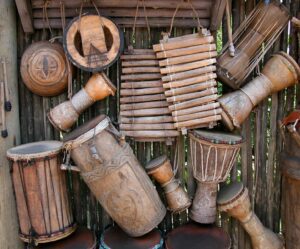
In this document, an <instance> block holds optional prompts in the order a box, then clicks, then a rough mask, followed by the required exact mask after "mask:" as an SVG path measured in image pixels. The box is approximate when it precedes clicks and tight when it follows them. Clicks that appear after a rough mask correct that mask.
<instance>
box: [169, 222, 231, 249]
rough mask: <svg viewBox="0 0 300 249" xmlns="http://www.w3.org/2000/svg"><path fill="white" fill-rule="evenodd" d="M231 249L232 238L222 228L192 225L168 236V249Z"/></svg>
mask: <svg viewBox="0 0 300 249" xmlns="http://www.w3.org/2000/svg"><path fill="white" fill-rule="evenodd" d="M183 248H189V249H199V248H209V249H230V248H231V240H230V236H229V235H228V234H227V233H226V232H225V231H224V230H223V229H221V228H219V227H215V226H201V225H200V224H195V223H190V224H186V225H183V226H181V227H177V228H175V229H173V230H172V231H171V232H169V233H168V234H167V238H166V249H183Z"/></svg>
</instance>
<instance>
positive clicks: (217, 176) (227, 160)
mask: <svg viewBox="0 0 300 249" xmlns="http://www.w3.org/2000/svg"><path fill="white" fill-rule="evenodd" d="M189 138H190V153H191V162H192V165H191V167H193V176H194V178H195V179H196V180H197V190H196V193H195V197H194V200H193V204H192V207H191V210H190V213H189V216H190V218H191V219H192V220H194V221H197V222H199V223H208V224H209V223H214V222H215V220H216V212H217V208H216V198H217V189H218V184H219V182H224V181H226V179H227V177H228V175H229V173H230V171H231V169H232V166H233V164H234V162H235V160H236V157H237V155H238V153H239V150H240V148H241V146H242V142H243V139H242V137H240V136H236V135H232V134H228V133H218V132H209V131H202V130H194V131H192V132H190V133H189Z"/></svg>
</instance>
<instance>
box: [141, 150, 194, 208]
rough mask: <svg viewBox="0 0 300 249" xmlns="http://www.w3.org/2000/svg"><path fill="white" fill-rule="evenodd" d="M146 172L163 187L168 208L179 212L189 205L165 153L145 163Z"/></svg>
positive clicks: (187, 198) (189, 202)
mask: <svg viewBox="0 0 300 249" xmlns="http://www.w3.org/2000/svg"><path fill="white" fill-rule="evenodd" d="M145 168H146V172H147V173H148V175H150V176H152V177H153V178H154V179H155V181H157V182H158V183H159V184H160V185H161V186H162V188H163V189H164V192H165V196H166V200H167V203H168V209H169V210H170V211H171V212H173V213H179V212H181V211H183V210H185V209H187V208H189V206H190V205H191V201H190V199H189V197H188V195H187V193H186V192H185V191H184V189H183V187H182V186H180V183H179V181H178V180H177V179H175V176H174V173H173V170H172V166H171V163H170V160H169V159H168V158H167V156H166V155H163V156H160V157H158V158H155V159H153V160H152V161H150V162H149V163H148V164H147V165H146V167H145Z"/></svg>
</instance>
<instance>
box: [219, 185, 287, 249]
mask: <svg viewBox="0 0 300 249" xmlns="http://www.w3.org/2000/svg"><path fill="white" fill-rule="evenodd" d="M217 202H218V208H219V210H220V211H225V212H227V213H228V214H229V215H230V216H232V217H234V218H236V219H238V220H239V221H240V222H241V225H242V226H243V228H244V229H245V230H246V231H247V233H248V234H249V235H250V238H251V241H252V247H253V249H265V248H268V249H284V246H283V243H282V241H281V240H280V239H279V237H278V236H277V235H276V234H274V233H273V232H272V231H271V230H269V229H267V228H265V227H264V226H263V224H262V223H261V222H260V220H259V219H258V217H257V216H256V215H255V213H254V212H253V211H252V210H251V203H250V199H249V195H248V189H247V188H245V187H244V185H243V183H241V182H234V183H231V184H229V185H227V186H225V187H224V188H222V189H221V190H220V192H219V193H218V199H217Z"/></svg>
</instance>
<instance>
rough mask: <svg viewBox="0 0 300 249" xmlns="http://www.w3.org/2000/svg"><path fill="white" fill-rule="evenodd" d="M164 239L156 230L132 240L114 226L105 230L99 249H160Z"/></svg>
mask: <svg viewBox="0 0 300 249" xmlns="http://www.w3.org/2000/svg"><path fill="white" fill-rule="evenodd" d="M163 243H164V239H163V237H162V234H161V233H160V232H159V230H158V229H154V230H152V231H151V232H150V233H147V234H146V235H144V236H141V237H138V238H133V237H130V236H128V235H127V234H126V233H124V232H123V231H122V230H121V229H120V228H119V227H117V226H114V227H110V228H108V229H107V230H105V231H104V232H103V233H102V235H101V239H100V248H99V249H117V248H122V249H145V248H147V249H148V248H149V249H162V248H163Z"/></svg>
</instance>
